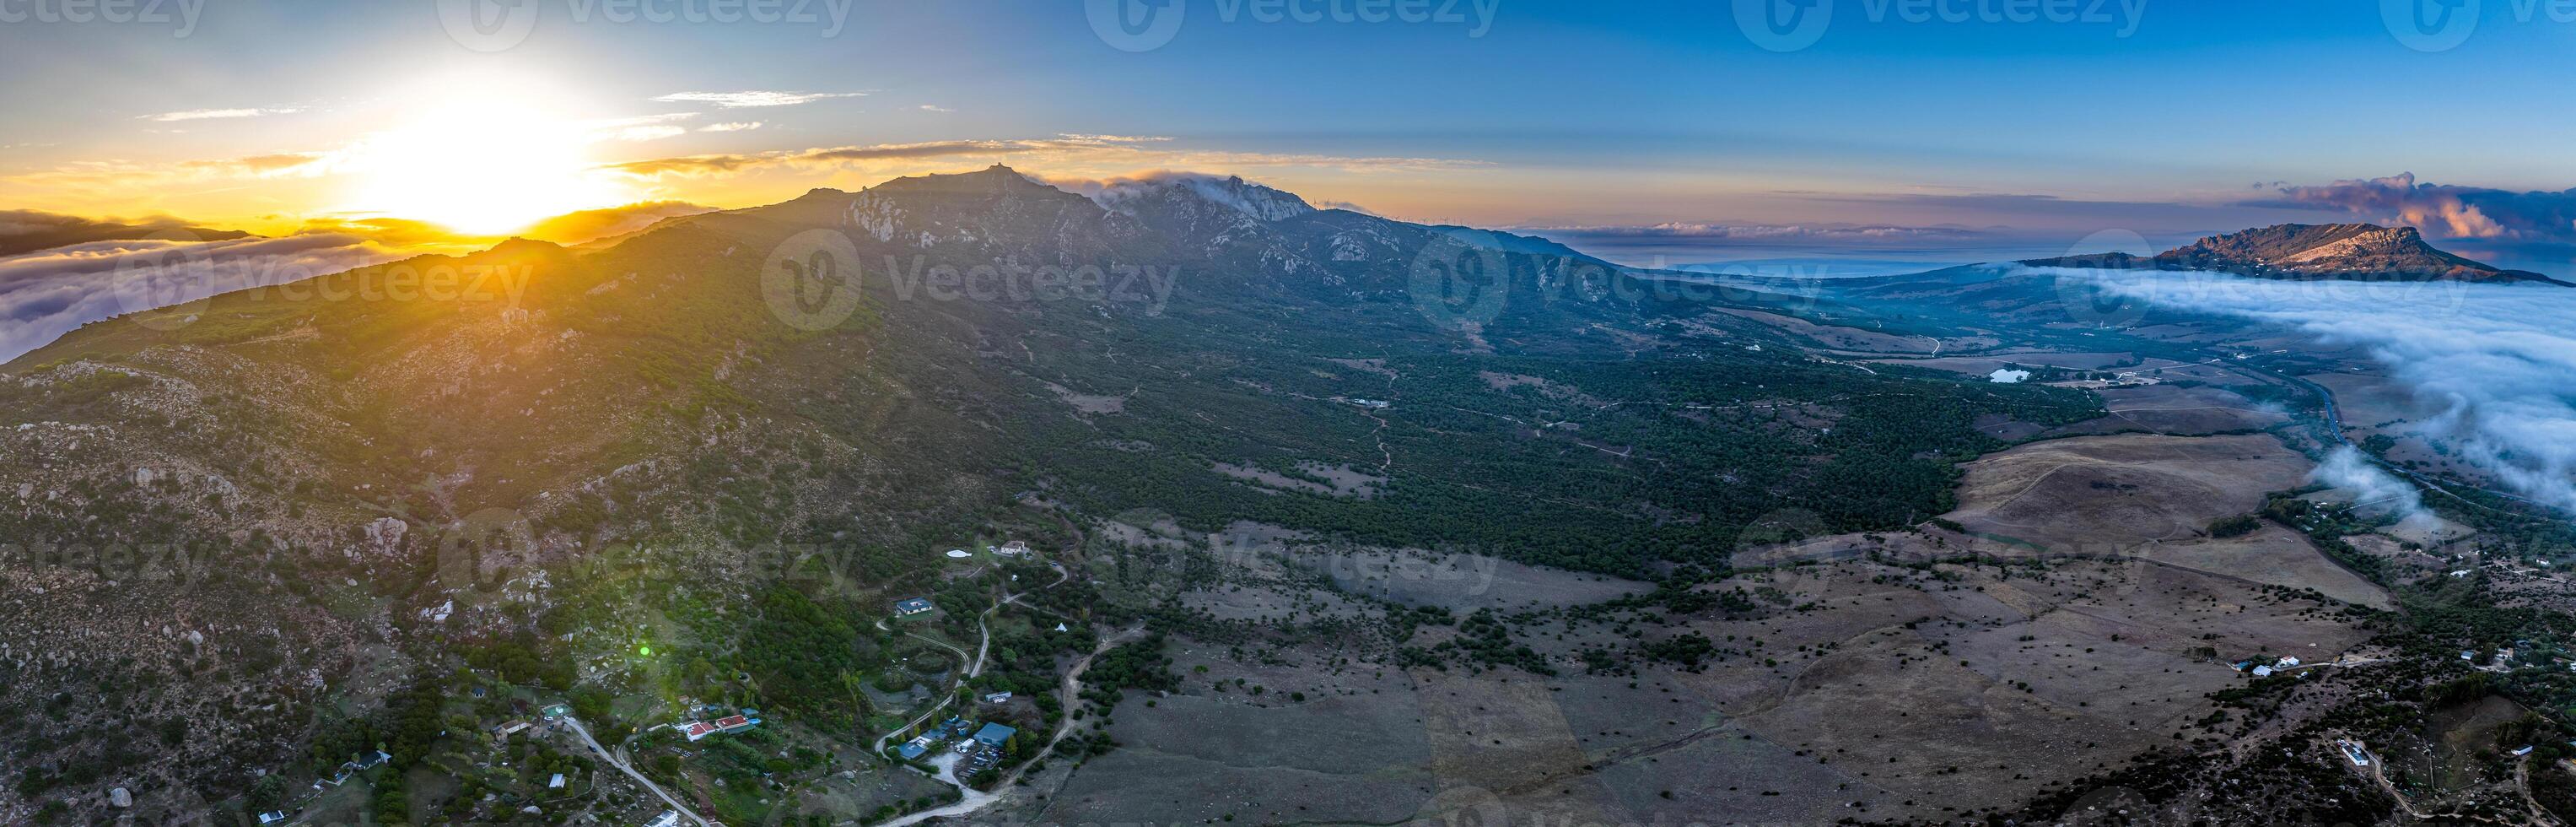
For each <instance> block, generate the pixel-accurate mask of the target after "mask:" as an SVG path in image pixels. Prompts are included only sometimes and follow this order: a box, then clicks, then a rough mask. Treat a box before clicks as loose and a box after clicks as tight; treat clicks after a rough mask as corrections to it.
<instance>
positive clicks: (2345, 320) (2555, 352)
mask: <svg viewBox="0 0 2576 827" xmlns="http://www.w3.org/2000/svg"><path fill="white" fill-rule="evenodd" d="M2055 272H2058V273H2060V274H2061V275H2062V276H2072V277H2077V278H2089V279H2091V280H2093V282H2094V284H2095V287H2096V289H2098V290H2101V291H2104V292H2105V293H2108V294H2110V295H2112V296H2116V297H2119V298H2121V299H2124V300H2133V301H2143V302H2146V303H2147V305H2148V307H2150V308H2153V307H2170V308H2177V309H2186V310H2193V311H2202V312H2215V313H2224V314H2229V315H2234V316H2240V317H2244V318H2249V319H2254V320H2258V321H2263V322H2271V323H2277V324H2281V325H2287V326H2291V327H2295V328H2297V329H2300V330H2304V331H2307V332H2310V333H2314V334H2317V335H2318V336H2320V337H2322V338H2323V339H2325V340H2326V341H2328V342H2331V343H2338V344H2349V345H2354V346H2358V347H2360V348H2362V349H2364V350H2365V351H2366V352H2368V353H2369V354H2370V355H2371V357H2372V358H2373V359H2375V360H2377V361H2378V362H2380V363H2381V364H2383V365H2385V366H2386V368H2387V374H2388V376H2389V377H2390V378H2392V379H2394V380H2395V381H2397V382H2399V383H2401V384H2403V385H2404V386H2405V387H2406V388H2407V389H2408V390H2410V391H2412V392H2413V393H2414V395H2415V396H2416V398H2417V399H2418V400H2419V401H2423V402H2427V403H2430V404H2431V406H2433V407H2435V408H2437V409H2439V410H2440V413H2439V414H2438V415H2435V416H2432V417H2429V418H2425V419H2422V420H2419V421H2416V422H2411V423H2408V424H2407V425H2405V426H2404V427H2405V428H2407V429H2409V430H2410V431H2412V432H2414V433H2417V434H2421V435H2423V436H2425V437H2428V438H2430V439H2432V440H2434V441H2436V442H2439V443H2443V444H2447V445H2449V446H2451V447H2452V449H2453V450H2454V451H2455V452H2456V454H2457V455H2458V456H2459V457H2461V458H2462V459H2465V460H2466V461H2468V462H2469V463H2471V464H2474V465H2476V466H2477V467H2479V468H2481V469H2483V470H2485V471H2486V472H2488V473H2490V474H2493V475H2494V476H2495V477H2496V479H2497V480H2499V481H2501V482H2503V483H2504V484H2505V485H2507V486H2510V487H2511V488H2512V489H2513V490H2514V491H2515V492H2518V493H2520V494H2521V495H2522V496H2524V497H2528V498H2530V499H2532V500H2534V501H2537V502H2540V503H2544V504H2547V505H2551V506H2555V507H2558V508H2561V509H2568V510H2576V484H2571V482H2570V480H2569V473H2570V471H2571V470H2576V404H2571V400H2576V289H2571V288H2566V287H2554V286H2548V285H2479V284H2465V283H2459V282H2440V283H2421V282H2419V283H2388V282H2378V283H2367V282H2336V281H2279V280H2270V279H2254V278H2242V277H2236V276H2228V275H2221V274H2208V273H2165V272H2143V271H2114V272H2104V271H2081V270H2061V271H2055ZM2362 424H2369V423H2362ZM2334 459H2335V458H2333V457H2329V464H2332V462H2333V460H2334ZM2343 459H2345V460H2349V461H2356V462H2357V461H2358V459H2359V458H2358V457H2357V456H2356V457H2345V458H2343ZM2350 464H2351V463H2350V462H2347V465H2348V466H2349V465H2350ZM2344 470H2345V471H2348V472H2351V473H2348V474H2344V475H2343V477H2344V479H2343V480H2338V481H2350V482H2354V483H2356V484H2357V485H2355V486H2354V487H2366V486H2361V485H2358V483H2361V482H2365V481H2366V478H2365V476H2364V475H2362V474H2360V471H2359V469H2358V468H2351V467H2347V468H2345V469H2344ZM2381 475H2382V476H2385V474H2384V472H2383V473H2382V474H2381ZM2388 482H2394V480H2388Z"/></svg>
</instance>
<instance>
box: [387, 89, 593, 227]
mask: <svg viewBox="0 0 2576 827" xmlns="http://www.w3.org/2000/svg"><path fill="white" fill-rule="evenodd" d="M557 111H559V110H556V111H550V109H549V107H547V106H544V105H541V104H540V103H539V102H537V101H534V100H527V99H517V98H511V97H507V96H493V95H484V94H479V93H478V94H477V95H476V96H474V97H468V98H462V99H457V100H452V101H447V102H443V103H440V104H436V105H434V106H432V107H431V108H428V109H426V110H424V111H423V112H422V114H421V115H419V116H418V117H417V118H415V119H413V120H411V121H409V122H407V123H405V124H403V125H401V126H398V127H395V128H393V129H389V130H386V131H384V132H380V133H376V134H375V135H372V136H370V137H368V138H367V140H366V141H365V142H364V143H363V144H362V145H361V146H360V147H358V149H357V150H356V153H355V155H356V156H357V157H356V158H355V159H354V160H355V164H354V166H355V167H356V169H355V170H354V171H356V172H357V173H358V181H359V182H360V183H359V185H358V188H357V192H356V195H355V197H354V199H353V203H352V210H353V211H358V212H372V213H382V214H385V215H388V216H392V217H395V218H408V219H415V220H420V221H427V222H430V223H434V224H438V225H441V226H444V227H447V228H449V229H452V230H456V231H458V232H464V233H473V234H477V235H500V234H504V233H509V232H512V231H516V230H519V229H523V228H525V227H527V226H528V225H529V224H531V223H534V222H536V221H538V220H540V219H544V218H548V217H552V216H555V215H560V214H563V213H567V212H572V211H575V210H582V209H591V208H597V207H605V206H611V205H615V204H620V203H625V201H627V200H631V198H630V196H632V195H633V193H632V192H631V191H630V189H629V188H628V187H626V186H625V185H623V184H622V183H620V182H619V181H618V180H616V179H615V178H614V177H613V176H611V175H609V174H606V173H603V172H601V171H599V170H598V169H596V167H597V164H596V163H595V162H594V161H593V159H592V158H591V157H590V154H589V145H590V144H591V142H592V141H594V140H595V139H596V136H595V135H593V134H591V130H590V129H588V128H586V127H585V126H584V125H583V124H582V123H581V122H578V121H574V120H568V119H566V118H564V117H563V116H562V115H560V114H557Z"/></svg>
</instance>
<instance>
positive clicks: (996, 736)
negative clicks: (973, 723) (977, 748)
mask: <svg viewBox="0 0 2576 827" xmlns="http://www.w3.org/2000/svg"><path fill="white" fill-rule="evenodd" d="M1019 732H1020V731H1019V730H1016V729H1012V728H1010V727H1006V726H1003V725H1001V724H985V725H984V728H983V729H979V730H976V731H975V743H978V744H983V745H984V746H988V747H992V748H994V749H1001V748H1002V744H1003V743H1004V742H1007V741H1009V740H1011V736H1013V735H1017V734H1019Z"/></svg>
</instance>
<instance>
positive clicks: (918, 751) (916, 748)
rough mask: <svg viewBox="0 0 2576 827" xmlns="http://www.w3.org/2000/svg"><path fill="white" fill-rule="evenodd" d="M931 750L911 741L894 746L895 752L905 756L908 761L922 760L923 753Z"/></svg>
mask: <svg viewBox="0 0 2576 827" xmlns="http://www.w3.org/2000/svg"><path fill="white" fill-rule="evenodd" d="M929 751H930V750H927V749H923V748H922V746H921V745H920V744H915V743H912V742H909V741H907V742H904V745H903V746H900V747H896V748H894V754H896V755H900V756H903V760H906V761H919V760H921V756H922V754H923V753H927V752H929Z"/></svg>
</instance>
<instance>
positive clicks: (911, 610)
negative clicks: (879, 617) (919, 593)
mask: <svg viewBox="0 0 2576 827" xmlns="http://www.w3.org/2000/svg"><path fill="white" fill-rule="evenodd" d="M931 608H932V607H931V605H930V601H929V600H928V599H925V598H919V597H907V598H904V599H902V600H898V601H895V604H894V616H896V617H911V616H913V615H917V614H922V613H925V612H928V611H930V610H931Z"/></svg>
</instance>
